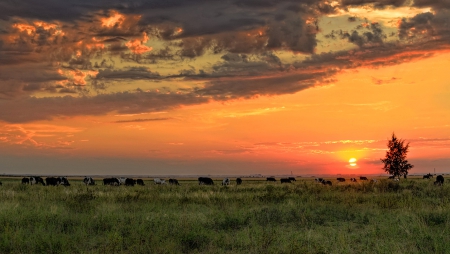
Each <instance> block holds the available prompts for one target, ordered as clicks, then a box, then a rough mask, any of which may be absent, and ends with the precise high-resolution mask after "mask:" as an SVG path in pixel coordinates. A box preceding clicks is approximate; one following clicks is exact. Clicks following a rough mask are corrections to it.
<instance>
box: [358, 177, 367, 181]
mask: <svg viewBox="0 0 450 254" xmlns="http://www.w3.org/2000/svg"><path fill="white" fill-rule="evenodd" d="M359 180H361V181H368V180H369V179H367V177H365V176H360V177H359Z"/></svg>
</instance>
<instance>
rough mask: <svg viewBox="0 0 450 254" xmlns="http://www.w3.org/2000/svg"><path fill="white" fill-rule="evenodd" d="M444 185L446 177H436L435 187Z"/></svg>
mask: <svg viewBox="0 0 450 254" xmlns="http://www.w3.org/2000/svg"><path fill="white" fill-rule="evenodd" d="M443 184H444V177H443V176H442V175H438V176H437V177H436V181H435V182H434V185H439V186H441V185H443Z"/></svg>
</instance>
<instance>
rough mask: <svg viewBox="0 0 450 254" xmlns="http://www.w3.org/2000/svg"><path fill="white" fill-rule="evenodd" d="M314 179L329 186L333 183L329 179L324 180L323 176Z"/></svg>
mask: <svg viewBox="0 0 450 254" xmlns="http://www.w3.org/2000/svg"><path fill="white" fill-rule="evenodd" d="M315 181H316V182H318V183H321V184H323V185H330V186H331V185H333V183H332V182H331V181H326V180H325V179H323V178H316V179H315Z"/></svg>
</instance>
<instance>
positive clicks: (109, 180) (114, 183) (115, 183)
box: [103, 178, 120, 186]
mask: <svg viewBox="0 0 450 254" xmlns="http://www.w3.org/2000/svg"><path fill="white" fill-rule="evenodd" d="M103 185H112V186H119V185H120V181H119V179H117V178H105V179H103Z"/></svg>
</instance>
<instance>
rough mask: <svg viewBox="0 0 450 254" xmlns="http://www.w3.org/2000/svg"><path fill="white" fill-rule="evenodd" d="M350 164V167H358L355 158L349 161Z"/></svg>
mask: <svg viewBox="0 0 450 254" xmlns="http://www.w3.org/2000/svg"><path fill="white" fill-rule="evenodd" d="M348 162H349V163H350V166H352V167H355V166H356V159H355V158H351V159H350V160H348Z"/></svg>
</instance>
